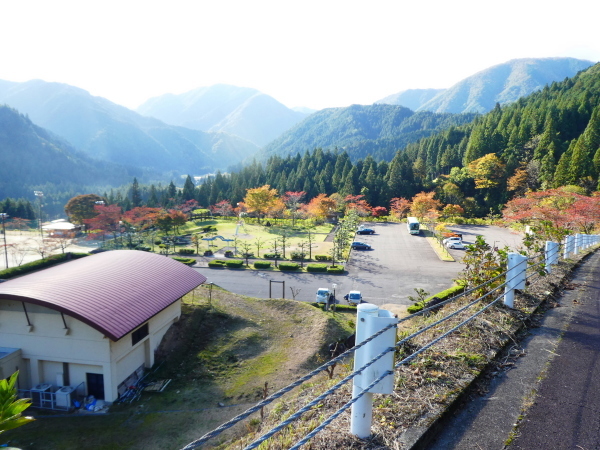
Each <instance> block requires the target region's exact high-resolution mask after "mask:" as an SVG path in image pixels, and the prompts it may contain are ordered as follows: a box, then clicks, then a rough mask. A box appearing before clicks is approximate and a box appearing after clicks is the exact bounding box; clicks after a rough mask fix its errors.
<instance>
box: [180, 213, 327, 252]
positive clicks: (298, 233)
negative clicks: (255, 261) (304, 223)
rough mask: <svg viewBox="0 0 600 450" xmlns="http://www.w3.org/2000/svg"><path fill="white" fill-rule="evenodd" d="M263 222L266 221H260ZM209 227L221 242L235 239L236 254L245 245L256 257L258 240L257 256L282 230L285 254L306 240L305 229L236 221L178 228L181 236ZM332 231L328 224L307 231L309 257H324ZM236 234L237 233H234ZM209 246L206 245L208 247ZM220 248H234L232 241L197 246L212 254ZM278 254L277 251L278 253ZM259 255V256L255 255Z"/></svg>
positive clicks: (207, 222)
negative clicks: (310, 244) (310, 240)
mask: <svg viewBox="0 0 600 450" xmlns="http://www.w3.org/2000/svg"><path fill="white" fill-rule="evenodd" d="M264 222H265V223H266V220H265V221H264ZM208 225H212V226H214V227H215V228H216V229H217V232H216V235H217V236H222V237H223V238H225V239H236V238H237V247H238V251H240V245H241V244H244V243H248V244H250V245H252V250H251V251H252V252H253V253H255V254H256V246H255V245H254V243H255V242H256V241H257V240H258V239H260V240H261V241H262V242H263V245H261V249H260V253H261V256H262V255H263V254H264V253H265V252H267V253H268V252H270V251H272V249H273V241H274V240H275V239H281V237H280V236H279V235H278V234H277V233H278V232H280V231H282V230H286V231H287V232H288V238H287V239H286V255H287V253H288V252H290V251H295V250H299V247H298V245H299V244H300V243H301V242H303V241H306V232H307V229H303V228H298V227H296V228H294V229H292V228H291V227H276V226H271V227H267V226H264V225H263V224H261V225H258V224H247V223H246V224H243V225H241V226H238V224H237V222H234V221H231V220H223V219H211V220H204V221H190V222H188V223H187V224H186V225H185V226H184V227H181V229H180V233H181V234H189V233H197V232H200V231H201V230H202V228H203V227H206V226H208ZM332 228H333V225H332V224H323V225H319V226H317V227H312V228H311V229H310V231H312V232H313V234H314V241H313V248H312V254H313V255H315V254H326V253H327V252H328V251H329V250H330V249H331V246H332V244H331V243H330V242H324V240H325V238H326V237H327V235H328V234H329V232H330V231H331V229H332ZM236 232H237V234H236ZM209 245H210V246H209ZM224 247H234V242H227V241H222V240H221V239H218V238H217V239H215V240H214V241H207V242H206V243H202V244H201V245H200V250H203V249H209V248H210V249H211V250H212V251H213V252H218V251H220V250H221V249H223V248H224ZM280 252H281V250H280ZM256 256H259V255H256Z"/></svg>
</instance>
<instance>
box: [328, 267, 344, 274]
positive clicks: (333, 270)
mask: <svg viewBox="0 0 600 450" xmlns="http://www.w3.org/2000/svg"><path fill="white" fill-rule="evenodd" d="M327 273H344V266H327Z"/></svg>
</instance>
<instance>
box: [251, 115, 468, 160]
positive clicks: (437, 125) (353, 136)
mask: <svg viewBox="0 0 600 450" xmlns="http://www.w3.org/2000/svg"><path fill="white" fill-rule="evenodd" d="M474 117H475V116H474V115H472V114H468V115H453V114H433V113H428V112H425V113H415V112H413V111H411V110H410V109H408V108H405V107H403V106H397V105H384V104H377V105H370V106H363V105H352V106H349V107H347V108H329V109H324V110H321V111H318V112H316V113H314V114H312V115H311V116H309V117H307V118H306V119H304V120H303V121H302V122H300V123H299V124H297V125H296V126H294V127H293V128H291V129H290V130H289V131H287V132H285V133H284V134H283V135H281V136H280V137H279V138H277V139H276V140H275V141H273V142H271V143H270V144H269V145H267V146H266V147H264V148H263V149H262V150H261V152H259V154H258V155H257V157H260V158H266V157H268V156H271V155H279V156H286V155H294V154H297V153H303V152H305V151H306V150H312V149H315V148H323V149H334V148H338V149H340V150H344V151H345V152H346V153H347V154H348V155H349V156H350V157H351V159H353V160H356V159H359V158H364V157H366V156H367V155H371V156H373V157H374V158H375V159H377V160H390V159H391V158H392V157H393V156H394V153H395V152H396V150H398V148H401V147H403V146H405V145H407V144H408V143H409V142H414V141H417V140H419V139H420V138H422V137H424V136H429V135H430V134H432V133H434V132H436V131H439V130H442V129H445V128H447V127H449V126H452V125H459V124H464V123H467V122H470V121H471V120H473V118H474Z"/></svg>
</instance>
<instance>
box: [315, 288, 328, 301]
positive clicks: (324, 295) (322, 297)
mask: <svg viewBox="0 0 600 450" xmlns="http://www.w3.org/2000/svg"><path fill="white" fill-rule="evenodd" d="M329 295H330V292H329V289H328V288H319V289H317V299H316V302H317V303H327V302H328V301H329Z"/></svg>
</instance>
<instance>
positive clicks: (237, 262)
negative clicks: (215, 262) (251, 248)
mask: <svg viewBox="0 0 600 450" xmlns="http://www.w3.org/2000/svg"><path fill="white" fill-rule="evenodd" d="M225 265H226V266H227V267H229V268H230V269H239V268H240V267H242V266H243V265H244V261H243V260H241V259H229V260H227V261H225Z"/></svg>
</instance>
